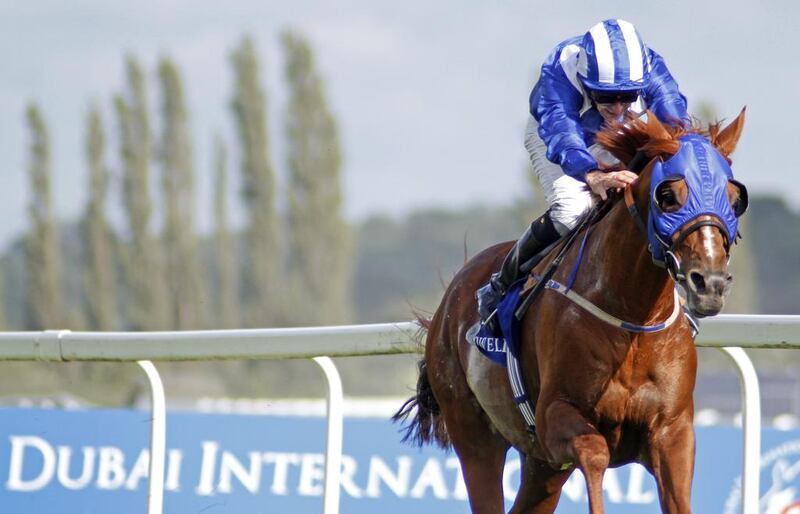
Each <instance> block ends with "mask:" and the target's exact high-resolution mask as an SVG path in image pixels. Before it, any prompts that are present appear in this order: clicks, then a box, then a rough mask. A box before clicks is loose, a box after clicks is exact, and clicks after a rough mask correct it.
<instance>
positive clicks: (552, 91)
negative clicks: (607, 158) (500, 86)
mask: <svg viewBox="0 0 800 514" xmlns="http://www.w3.org/2000/svg"><path fill="white" fill-rule="evenodd" d="M582 105H583V95H582V94H581V93H579V92H578V91H577V90H576V89H575V87H574V86H573V85H572V84H571V83H570V81H569V79H568V78H567V76H566V74H565V73H564V70H563V69H562V68H561V66H560V65H559V64H558V63H555V64H547V63H546V64H545V65H543V66H542V73H541V76H540V78H539V83H538V84H537V87H536V89H534V92H533V93H532V94H531V106H530V107H531V114H532V115H533V117H534V118H536V120H537V121H538V122H539V137H541V138H542V141H544V143H545V144H546V145H547V159H548V160H550V161H551V162H554V163H556V164H558V165H559V166H561V169H563V170H564V173H566V174H567V175H569V176H571V177H573V178H576V179H578V180H584V176H585V175H586V172H588V171H591V170H593V169H597V168H598V163H597V160H596V159H595V158H594V157H593V156H592V154H591V153H589V149H588V148H587V147H586V143H585V142H584V133H583V128H582V127H581V122H580V108H581V106H582Z"/></svg>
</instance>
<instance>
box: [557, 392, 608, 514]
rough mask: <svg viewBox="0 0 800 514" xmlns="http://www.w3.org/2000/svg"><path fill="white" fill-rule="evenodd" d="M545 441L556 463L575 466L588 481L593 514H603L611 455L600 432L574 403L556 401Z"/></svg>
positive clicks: (590, 507)
mask: <svg viewBox="0 0 800 514" xmlns="http://www.w3.org/2000/svg"><path fill="white" fill-rule="evenodd" d="M543 432H544V433H543V434H542V437H543V440H544V443H545V446H546V448H547V451H548V453H549V454H550V456H551V458H552V459H553V462H554V463H555V464H562V465H568V464H575V465H577V466H578V467H579V468H580V470H581V471H582V472H583V476H584V477H585V478H586V488H587V491H588V493H589V511H590V512H591V514H603V474H604V473H605V471H606V469H607V468H608V463H609V462H610V460H611V454H610V452H609V450H608V443H607V442H606V440H605V438H604V437H603V436H602V435H601V434H600V433H599V432H598V431H597V429H596V428H595V427H594V426H593V425H592V424H591V423H590V422H589V421H588V420H587V419H586V418H585V417H583V415H582V414H581V413H580V412H579V411H578V409H576V408H575V407H573V406H572V405H571V404H569V403H567V402H564V401H560V400H556V401H554V402H553V403H551V404H549V405H548V407H547V409H546V411H545V426H544V427H543Z"/></svg>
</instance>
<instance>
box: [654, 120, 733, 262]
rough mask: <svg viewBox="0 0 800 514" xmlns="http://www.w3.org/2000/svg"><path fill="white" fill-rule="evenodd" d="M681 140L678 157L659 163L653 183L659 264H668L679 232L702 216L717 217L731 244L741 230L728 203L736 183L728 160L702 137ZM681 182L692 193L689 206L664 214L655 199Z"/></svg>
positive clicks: (655, 250) (655, 167)
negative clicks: (667, 256) (667, 185)
mask: <svg viewBox="0 0 800 514" xmlns="http://www.w3.org/2000/svg"><path fill="white" fill-rule="evenodd" d="M679 141H680V149H679V150H678V152H677V153H676V154H675V155H674V156H672V157H671V158H670V159H668V160H667V161H666V162H663V163H662V162H661V161H658V162H656V163H655V165H654V166H653V175H652V179H651V181H650V212H649V214H648V218H649V219H648V224H647V225H648V226H647V238H648V241H649V243H650V248H651V252H652V254H653V260H654V261H656V262H659V263H663V262H664V260H665V251H666V250H668V249H669V247H670V246H671V241H672V237H673V236H674V235H675V233H676V232H677V231H678V229H680V228H681V227H682V226H684V225H686V224H687V223H688V222H690V221H692V220H694V219H697V218H698V217H700V216H703V215H711V216H715V217H717V218H718V219H719V220H720V221H721V222H722V224H723V225H724V226H725V227H726V228H727V232H728V233H727V234H725V236H726V237H727V238H728V241H729V244H730V243H733V241H734V238H735V237H736V233H737V229H738V220H737V218H736V214H735V213H734V212H733V207H732V206H731V204H730V202H729V201H728V190H727V185H728V182H729V181H730V180H733V171H732V170H731V167H730V165H729V164H728V161H727V160H725V158H724V157H723V156H722V155H721V154H720V153H719V152H718V151H717V149H716V148H714V146H713V145H712V144H711V142H710V141H709V140H708V139H706V138H705V137H703V136H701V135H700V134H687V135H685V136H682V137H681V138H680V139H679ZM680 179H683V180H685V181H686V185H687V186H688V190H689V196H688V199H687V200H686V204H685V205H683V206H682V207H681V208H680V210H678V211H677V212H670V213H666V212H662V211H661V209H660V208H659V206H658V202H657V201H656V200H655V193H656V191H657V190H658V187H659V186H660V185H661V184H663V183H664V182H668V181H673V180H680Z"/></svg>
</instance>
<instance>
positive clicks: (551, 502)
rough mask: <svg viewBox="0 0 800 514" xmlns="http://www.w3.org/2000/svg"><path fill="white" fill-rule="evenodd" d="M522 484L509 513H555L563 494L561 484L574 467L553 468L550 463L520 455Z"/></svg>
mask: <svg viewBox="0 0 800 514" xmlns="http://www.w3.org/2000/svg"><path fill="white" fill-rule="evenodd" d="M520 458H521V459H522V470H521V475H522V485H521V487H520V489H519V492H518V493H517V498H516V500H515V501H514V506H513V507H512V509H511V511H510V513H509V514H553V512H555V510H556V506H557V505H558V499H559V497H560V496H561V486H563V485H564V482H566V481H567V478H569V475H570V474H571V473H572V469H569V470H564V471H561V470H557V469H553V468H552V466H550V465H549V464H548V463H546V462H543V461H541V460H537V459H534V458H533V457H526V456H525V455H520Z"/></svg>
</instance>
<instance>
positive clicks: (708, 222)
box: [624, 184, 731, 284]
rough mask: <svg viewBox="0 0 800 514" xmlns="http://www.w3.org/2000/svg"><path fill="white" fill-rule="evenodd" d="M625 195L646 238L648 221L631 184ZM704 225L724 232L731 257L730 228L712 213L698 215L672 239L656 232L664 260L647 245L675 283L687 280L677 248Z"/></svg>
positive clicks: (626, 202) (637, 224) (626, 188)
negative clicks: (642, 212)
mask: <svg viewBox="0 0 800 514" xmlns="http://www.w3.org/2000/svg"><path fill="white" fill-rule="evenodd" d="M624 196H625V206H626V207H627V208H628V213H630V215H631V216H632V217H633V220H634V222H635V223H636V226H637V227H639V230H640V231H641V232H642V234H643V235H644V237H645V240H646V239H647V235H648V234H647V225H646V223H647V222H646V221H645V220H644V219H643V217H642V215H641V213H640V212H639V208H638V207H637V206H636V202H635V200H634V198H633V189H632V188H631V185H630V184H629V185H628V186H626V187H625V192H624ZM650 201H651V202H652V201H654V199H652V198H651V199H650ZM703 227H715V228H717V229H718V230H719V231H720V233H722V236H723V237H724V238H725V242H724V247H725V254H726V256H727V257H728V258H730V246H731V237H730V235H729V234H728V228H727V227H726V226H725V224H723V223H722V222H721V221H720V220H719V219H718V218H717V217H716V216H713V215H711V214H704V215H701V216H698V217H697V218H695V219H693V220H691V221H689V222H688V223H686V224H685V225H683V226H682V227H680V228H679V229H678V230H677V231H676V232H675V234H673V235H672V241H664V239H663V238H662V237H661V236H660V235H659V234H658V232H655V235H656V239H657V241H658V243H659V244H660V245H661V249H662V250H663V253H664V259H663V260H661V259H657V258H656V257H655V254H654V252H653V248H652V247H651V246H650V245H649V244H648V245H647V249H648V251H649V252H650V255H651V256H652V258H653V263H654V264H655V265H656V266H659V267H661V268H665V269H666V270H667V272H668V273H669V275H670V277H671V278H672V280H673V281H674V282H675V283H678V284H682V283H684V282H685V281H686V274H684V273H683V271H681V261H680V259H679V258H678V255H677V253H676V252H677V249H678V248H679V247H680V245H681V244H682V243H683V242H684V241H685V240H686V238H687V237H689V236H690V235H691V234H692V233H694V232H696V231H698V230H700V229H701V228H703Z"/></svg>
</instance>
